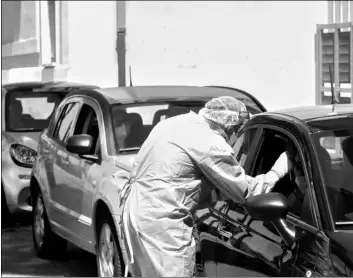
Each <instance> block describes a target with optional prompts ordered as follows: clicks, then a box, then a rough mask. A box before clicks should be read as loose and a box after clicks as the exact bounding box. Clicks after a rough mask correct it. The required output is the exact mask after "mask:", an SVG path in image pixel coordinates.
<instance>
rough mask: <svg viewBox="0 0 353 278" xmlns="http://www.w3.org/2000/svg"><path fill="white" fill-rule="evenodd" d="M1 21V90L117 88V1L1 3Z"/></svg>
mask: <svg viewBox="0 0 353 278" xmlns="http://www.w3.org/2000/svg"><path fill="white" fill-rule="evenodd" d="M49 5H51V8H48V7H49ZM1 15H2V71H1V73H2V83H3V84H6V83H11V82H23V81H48V80H69V81H73V82H84V83H89V84H95V85H99V86H102V87H105V86H117V85H118V63H117V54H116V30H117V9H116V2H115V1H92V2H90V1H86V2H81V1H55V2H54V1H2V11H1ZM54 33H55V35H54V36H53V34H54Z"/></svg>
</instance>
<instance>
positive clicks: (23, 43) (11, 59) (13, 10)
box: [1, 1, 40, 83]
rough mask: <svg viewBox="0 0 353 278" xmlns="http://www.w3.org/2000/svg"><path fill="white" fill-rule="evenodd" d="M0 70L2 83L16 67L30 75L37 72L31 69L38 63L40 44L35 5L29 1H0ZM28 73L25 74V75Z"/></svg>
mask: <svg viewBox="0 0 353 278" xmlns="http://www.w3.org/2000/svg"><path fill="white" fill-rule="evenodd" d="M1 5H2V9H1V17H2V18H1V22H2V26H1V29H2V32H1V48H2V51H1V58H2V63H1V69H2V82H3V83H7V81H11V78H12V79H13V78H14V77H15V76H16V75H20V73H19V72H16V70H15V71H14V70H11V69H16V68H24V71H26V72H30V71H32V72H33V74H31V75H34V76H35V75H40V72H35V70H33V69H34V68H36V67H38V66H39V65H40V45H39V37H40V35H39V29H38V22H37V21H36V18H37V17H36V16H37V12H38V9H37V5H36V3H35V2H34V1H33V2H32V1H2V3H1ZM26 76H28V74H27V75H26Z"/></svg>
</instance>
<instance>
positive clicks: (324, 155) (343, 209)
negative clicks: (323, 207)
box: [314, 127, 353, 225]
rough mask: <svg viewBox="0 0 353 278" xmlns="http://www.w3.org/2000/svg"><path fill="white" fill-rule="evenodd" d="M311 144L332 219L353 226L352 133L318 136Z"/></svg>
mask: <svg viewBox="0 0 353 278" xmlns="http://www.w3.org/2000/svg"><path fill="white" fill-rule="evenodd" d="M314 144H315V148H316V151H317V155H318V162H319V164H320V168H321V170H322V171H321V172H322V175H323V179H324V181H325V185H326V191H327V195H328V200H329V205H330V208H331V213H332V216H333V219H334V221H335V223H336V225H341V224H342V225H347V223H348V222H349V223H351V224H353V201H352V200H353V183H352V181H353V129H352V127H349V128H347V129H344V130H343V129H342V130H334V131H323V132H319V133H318V134H316V135H314Z"/></svg>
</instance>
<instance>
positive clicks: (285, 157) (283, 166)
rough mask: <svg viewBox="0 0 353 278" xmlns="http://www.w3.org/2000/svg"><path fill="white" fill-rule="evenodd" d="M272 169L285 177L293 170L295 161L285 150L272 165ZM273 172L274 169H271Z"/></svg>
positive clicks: (280, 176) (281, 176)
mask: <svg viewBox="0 0 353 278" xmlns="http://www.w3.org/2000/svg"><path fill="white" fill-rule="evenodd" d="M271 170H273V171H274V172H275V173H277V174H278V175H279V178H283V177H284V176H285V175H286V174H288V173H289V172H290V171H292V170H293V162H292V160H291V158H290V155H289V153H288V152H283V153H282V154H281V155H280V156H279V158H278V159H277V160H276V162H275V164H274V165H273V166H272V168H271ZM271 172H272V171H271ZM269 173H270V172H269Z"/></svg>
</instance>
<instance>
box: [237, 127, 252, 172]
mask: <svg viewBox="0 0 353 278" xmlns="http://www.w3.org/2000/svg"><path fill="white" fill-rule="evenodd" d="M256 131H257V129H255V128H252V129H247V130H245V131H244V132H242V133H241V134H240V135H239V136H238V138H237V139H236V141H235V143H234V145H233V151H234V155H235V157H236V159H237V160H238V162H239V163H240V165H241V166H242V167H244V165H245V162H246V160H247V158H248V152H249V149H250V147H251V145H252V142H253V140H254V138H255V134H256Z"/></svg>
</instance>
